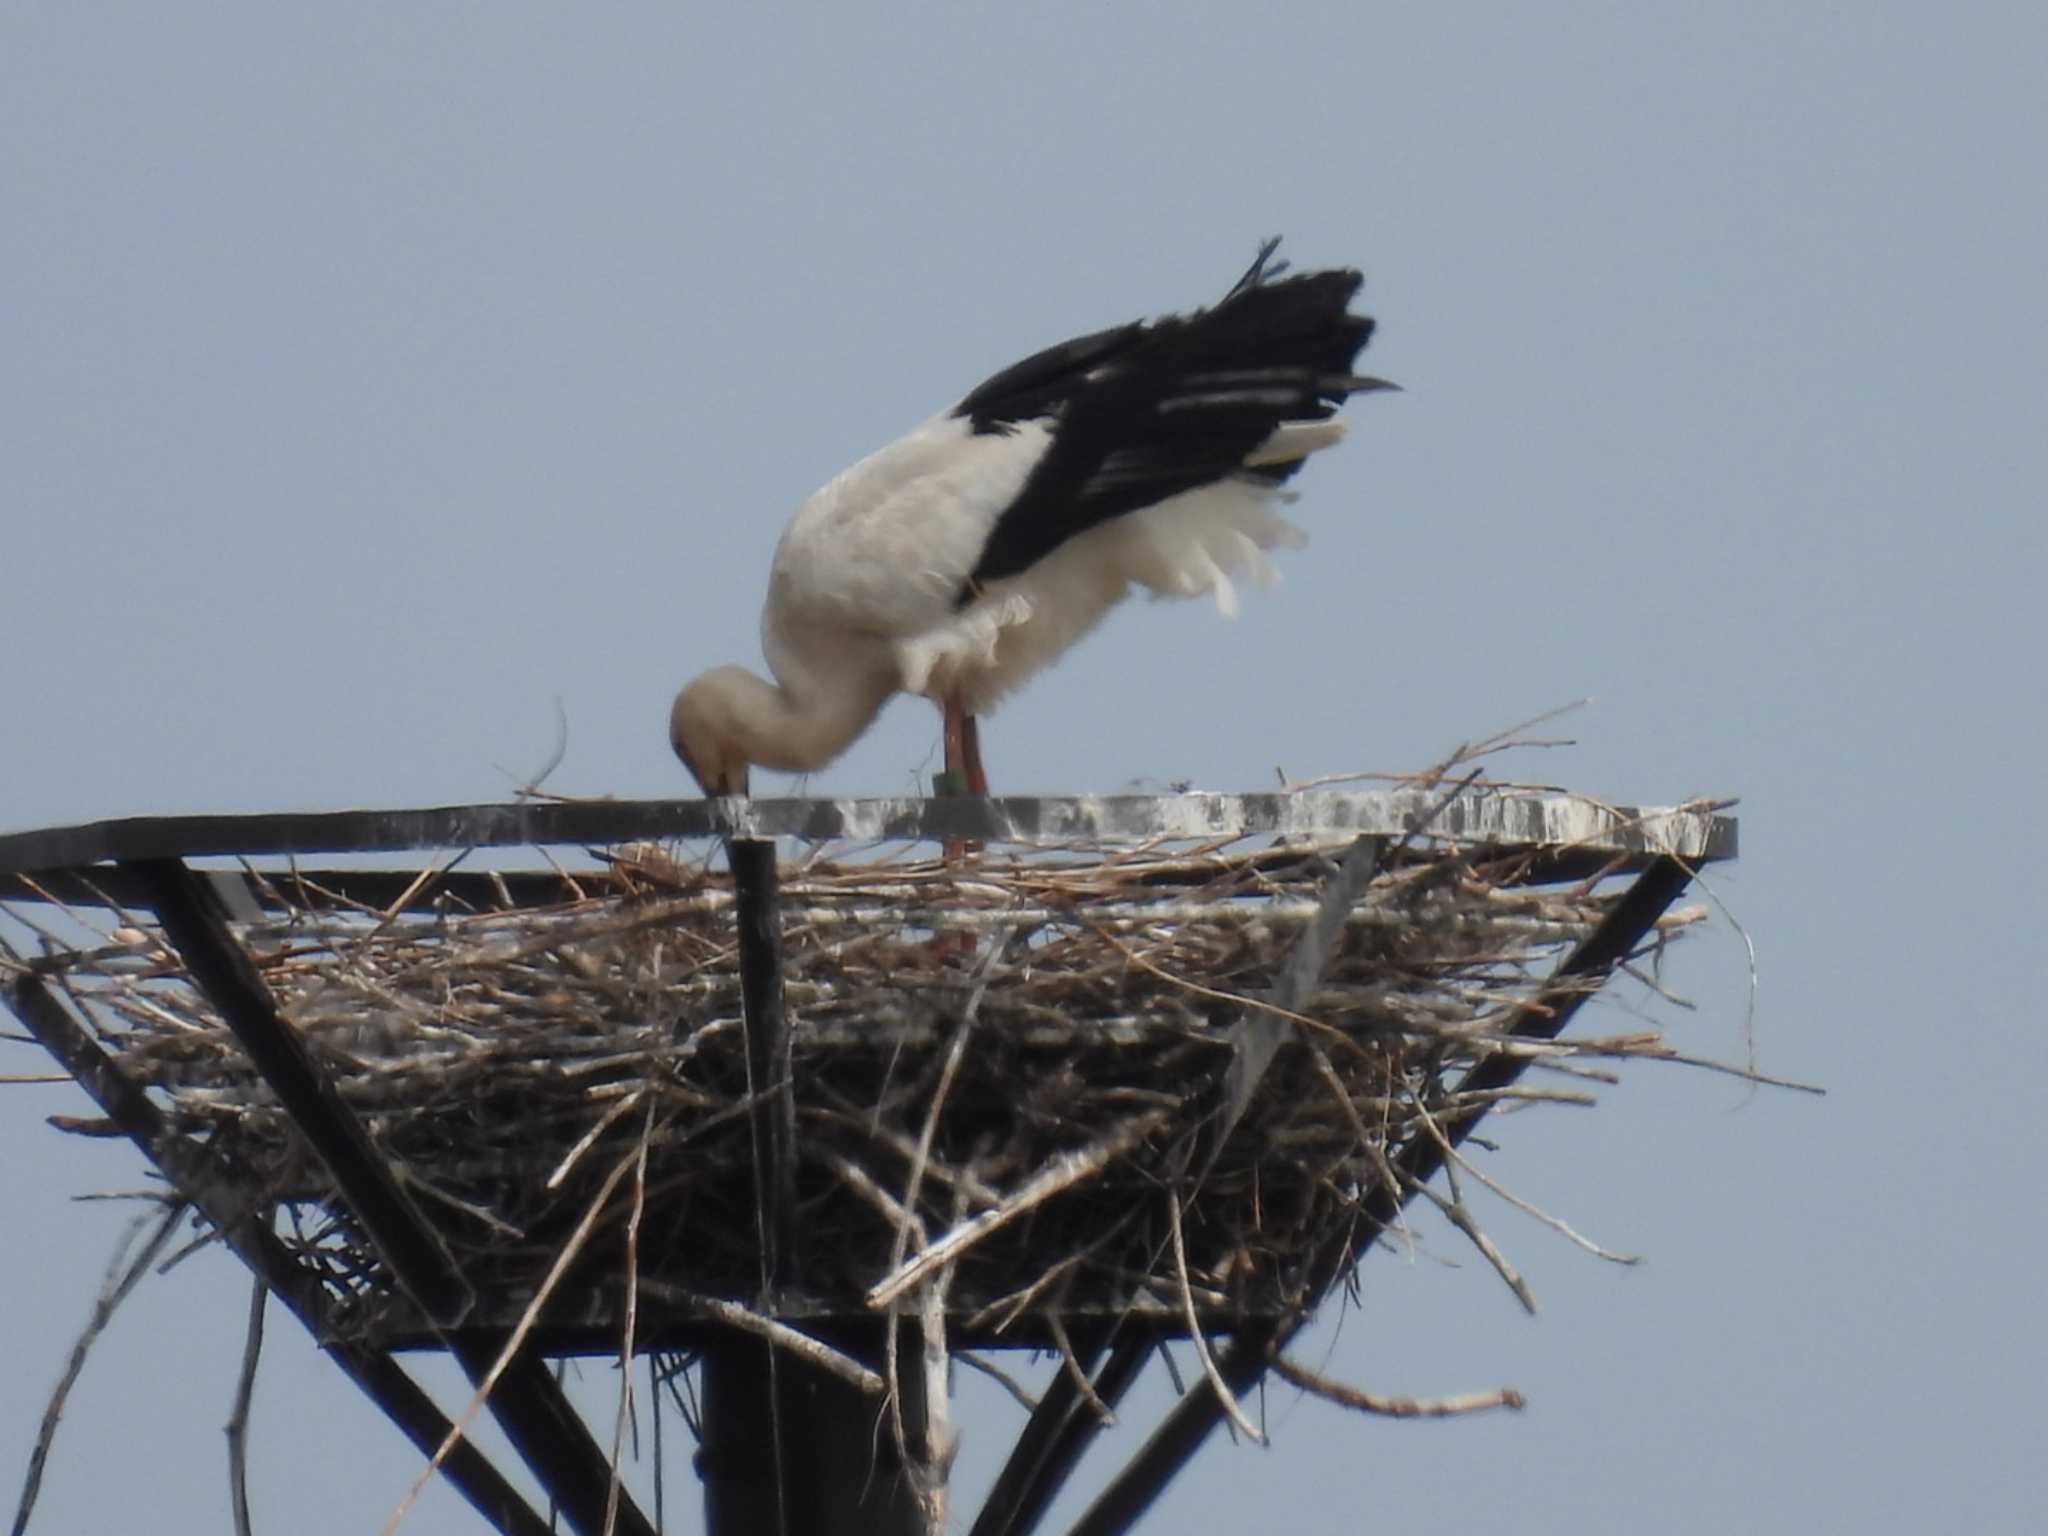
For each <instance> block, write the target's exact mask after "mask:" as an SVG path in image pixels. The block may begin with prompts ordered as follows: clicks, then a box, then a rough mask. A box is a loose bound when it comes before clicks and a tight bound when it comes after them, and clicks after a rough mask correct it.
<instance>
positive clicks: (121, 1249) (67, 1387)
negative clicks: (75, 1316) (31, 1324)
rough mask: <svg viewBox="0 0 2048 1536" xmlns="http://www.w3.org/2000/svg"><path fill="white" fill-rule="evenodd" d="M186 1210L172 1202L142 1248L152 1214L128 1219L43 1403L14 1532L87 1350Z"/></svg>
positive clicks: (26, 1512) (25, 1514)
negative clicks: (66, 1358)
mask: <svg viewBox="0 0 2048 1536" xmlns="http://www.w3.org/2000/svg"><path fill="white" fill-rule="evenodd" d="M184 1214H185V1202H184V1201H182V1200H179V1201H174V1202H171V1203H168V1204H167V1205H166V1206H165V1207H164V1210H163V1214H162V1215H161V1216H159V1217H158V1218H157V1224H156V1230H155V1231H153V1232H151V1233H150V1234H149V1237H148V1239H147V1240H146V1241H145V1242H144V1243H143V1245H142V1246H141V1248H139V1249H133V1244H134V1242H135V1239H136V1235H137V1234H138V1233H139V1232H140V1231H141V1230H142V1228H143V1227H144V1226H145V1225H146V1224H147V1222H148V1218H147V1217H146V1216H138V1217H136V1218H135V1220H133V1221H132V1222H130V1223H129V1224H128V1230H127V1231H126V1232H124V1233H123V1234H122V1237H121V1241H120V1243H119V1244H118V1245H117V1246H116V1247H115V1249H114V1254H113V1257H112V1258H111V1259H109V1260H108V1262H107V1273H106V1278H105V1279H104V1280H103V1281H102V1282H101V1283H100V1293H99V1295H98V1296H97V1297H96V1298H95V1299H94V1301H93V1304H92V1313H91V1315H90V1316H89V1317H88V1318H87V1319H86V1323H85V1327H84V1328H83V1329H82V1330H81V1331H80V1333H79V1335H78V1338H77V1340H76V1341H75V1342H74V1343H73V1344H72V1346H71V1358H70V1360H69V1361H67V1362H66V1363H65V1366H64V1374H63V1375H62V1376H60V1377H59V1378H58V1379H57V1385H56V1387H55V1388H53V1389H52V1390H51V1392H50V1401H49V1402H48V1403H47V1404H46V1405H45V1406H44V1408H43V1423H42V1428H41V1429H40V1430H38V1431H37V1433H36V1443H35V1448H34V1449H33V1450H31V1451H30V1452H29V1457H28V1473H27V1475H26V1477H24V1478H23V1480H22V1487H21V1501H20V1503H19V1504H17V1505H16V1506H15V1512H14V1529H13V1536H22V1533H23V1532H24V1531H26V1530H27V1529H28V1519H29V1516H30V1514H32V1513H33V1512H34V1510H35V1507H36V1495H37V1494H38V1493H39V1492H40V1491H41V1490H42V1486H43V1468H44V1467H45V1466H46V1465H47V1464H48V1462H49V1459H50V1446H51V1445H52V1444H53V1443H54V1442H55V1441H56V1438H57V1421H58V1420H59V1419H61V1418H62V1417H63V1416H64V1404H65V1403H66V1402H67V1401H69V1399H70V1397H71V1389H72V1388H73V1387H74V1386H76V1385H77V1384H78V1376H79V1373H80V1372H81V1371H83V1370H84V1369H85V1357H86V1355H87V1353H88V1352H89V1351H90V1350H91V1349H92V1346H93V1343H94V1341H96V1340H97V1339H98V1338H99V1336H100V1335H101V1334H102V1333H105V1332H106V1331H107V1324H109V1323H111V1322H112V1321H113V1320H114V1312H115V1309H116V1308H118V1307H119V1306H120V1305H121V1303H122V1302H124V1301H126V1300H127V1299H128V1293H129V1292H130V1291H132V1290H134V1289H135V1286H136V1283H137V1282H138V1281H140V1280H141V1279H142V1277H143V1276H144V1275H146V1274H148V1273H149V1269H150V1266H151V1265H152V1264H154V1263H155V1262H156V1256H157V1255H158V1254H160V1253H162V1252H163V1250H164V1246H165V1245H166V1244H167V1243H169V1242H170V1240H171V1234H172V1233H173V1232H174V1231H176V1230H177V1226H178V1221H179V1219H180V1218H181V1217H183V1216H184ZM131 1249H132V1250H133V1256H132V1257H130V1253H131ZM124 1262H125V1264H126V1267H125V1268H123V1264H124Z"/></svg>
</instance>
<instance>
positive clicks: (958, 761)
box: [939, 696, 967, 791]
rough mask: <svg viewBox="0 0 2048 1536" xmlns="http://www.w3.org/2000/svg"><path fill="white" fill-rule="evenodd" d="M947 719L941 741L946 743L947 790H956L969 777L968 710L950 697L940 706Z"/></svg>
mask: <svg viewBox="0 0 2048 1536" xmlns="http://www.w3.org/2000/svg"><path fill="white" fill-rule="evenodd" d="M939 713H940V714H941V715H942V716H943V717H944V719H945V726H944V728H943V730H942V731H941V733H940V735H941V739H942V740H943V741H944V742H945V754H946V769H945V781H944V782H945V784H946V787H947V789H948V790H949V791H950V790H956V789H958V788H959V786H960V784H961V783H962V782H963V781H964V780H965V778H966V776H967V768H966V761H967V710H966V708H965V706H963V705H962V704H961V702H960V700H959V699H957V698H954V697H951V696H948V697H947V698H946V700H945V701H944V702H943V703H942V704H940V705H939Z"/></svg>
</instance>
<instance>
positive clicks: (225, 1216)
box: [7, 976, 552, 1536]
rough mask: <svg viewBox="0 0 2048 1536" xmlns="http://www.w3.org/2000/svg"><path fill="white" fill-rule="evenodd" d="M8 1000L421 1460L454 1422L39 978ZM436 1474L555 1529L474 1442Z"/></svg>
mask: <svg viewBox="0 0 2048 1536" xmlns="http://www.w3.org/2000/svg"><path fill="white" fill-rule="evenodd" d="M7 1001H8V1003H9V1004H10V1005H11V1006H12V1008H13V1009H14V1012H15V1014H16V1016H17V1017H19V1018H20V1020H21V1021H22V1023H23V1024H24V1025H26V1026H27V1027H28V1031H29V1033H30V1034H32V1035H34V1036H35V1037H36V1039H37V1040H38V1041H39V1042H40V1043H41V1044H42V1047H43V1049H44V1050H46V1051H48V1052H49V1053H50V1055H51V1056H53V1057H55V1058H56V1060H57V1062H58V1064H59V1065H60V1066H62V1067H63V1068H64V1070H65V1071H67V1072H69V1073H70V1074H71V1076H72V1079H73V1081H75V1082H76V1083H77V1084H78V1085H79V1086H80V1087H81V1088H83V1089H84V1090H85V1091H86V1092H87V1093H88V1094H89V1095H91V1097H92V1099H93V1101H94V1102H95V1103H96V1104H98V1105H99V1107H100V1110H101V1112H102V1113H103V1114H105V1115H106V1116H107V1118H108V1119H110V1120H112V1121H113V1122H114V1124H115V1125H116V1126H118V1127H119V1128H120V1129H121V1130H122V1131H123V1132H124V1133H125V1134H126V1135H127V1137H128V1139H129V1140H130V1141H132V1142H134V1143H135V1145H136V1146H137V1147H138V1148H140V1149H141V1151H142V1154H143V1156H145V1157H147V1158H148V1159H149V1160H150V1161H151V1162H153V1163H155V1164H156V1166H157V1167H158V1168H160V1169H162V1170H163V1172H164V1174H165V1176H166V1177H167V1178H169V1180H170V1181H171V1186H172V1187H173V1188H174V1189H176V1190H177V1191H178V1192H179V1193H180V1194H181V1195H183V1196H185V1197H186V1198H187V1199H189V1200H190V1201H191V1202H192V1203H193V1204H194V1205H196V1206H197V1207H198V1208H199V1210H200V1211H202V1212H203V1213H204V1214H205V1216H206V1219H207V1220H208V1221H209V1222H211V1223H212V1224H213V1229H214V1230H215V1231H216V1232H218V1233H219V1234H220V1236H221V1240H222V1241H223V1242H225V1243H226V1244H227V1245H228V1247H229V1249H230V1250H231V1251H232V1252H233V1253H234V1254H235V1256H236V1257H237V1258H239V1259H240V1260H241V1261H242V1262H243V1263H244V1264H246V1265H248V1267H249V1268H250V1269H251V1270H252V1271H254V1272H255V1273H256V1274H257V1275H259V1276H260V1277H261V1278H262V1280H263V1283H264V1284H265V1285H266V1286H267V1287H269V1289H270V1292H271V1294H272V1295H274V1296H276V1297H277V1298H278V1300H280V1301H282V1302H283V1303H284V1305H285V1307H286V1308H287V1309H288V1310H289V1311H290V1312H291V1314H292V1316H294V1317H296V1318H297V1319H298V1320H299V1323H300V1324H301V1326H303V1327H304V1328H305V1330H306V1331H307V1332H308V1333H310V1334H311V1335H312V1336H313V1338H314V1340H315V1341H316V1342H318V1343H319V1344H321V1345H322V1346H323V1347H324V1348H325V1349H326V1350H327V1352H328V1353H329V1354H330V1355H332V1356H333V1357H334V1361H335V1363H336V1364H337V1365H339V1366H340V1367H341V1370H342V1373H343V1374H344V1375H346V1376H347V1377H348V1378H349V1380H351V1381H353V1382H354V1383H355V1384H356V1385H357V1386H358V1387H359V1388H361V1389H362V1391H363V1393H364V1395H365V1396H367V1397H368V1398H369V1399H370V1401H371V1402H373V1403H375V1404H376V1405H377V1406H378V1407H379V1408H381V1409H383V1410H384V1413H385V1415H386V1416H387V1417H388V1418H390V1420H391V1421H392V1422H393V1423H394V1424H396V1425H397V1426H398V1427H399V1429H400V1430H401V1431H402V1432H403V1433H404V1435H405V1437H406V1438H407V1439H408V1440H410V1441H411V1442H412V1443H413V1444H414V1446H416V1447H417V1448H418V1449H419V1451H420V1454H421V1455H423V1456H431V1455H433V1454H434V1452H435V1451H437V1450H438V1449H439V1448H440V1446H441V1443H442V1442H443V1441H444V1440H445V1439H446V1438H447V1437H448V1434H449V1432H450V1430H451V1429H452V1428H453V1426H452V1425H451V1424H450V1423H449V1421H448V1417H447V1415H445V1414H444V1413H442V1412H441V1410H440V1409H439V1408H438V1407H436V1406H435V1404H434V1400H433V1399H432V1398H430V1397H429V1396H427V1394H426V1393H425V1392H424V1391H423V1390H422V1389H421V1388H420V1385H419V1383H418V1382H416V1381H414V1380H413V1379H412V1377H411V1376H410V1375H408V1374H407V1373H406V1371H405V1369H404V1367H402V1366H401V1365H399V1364H398V1362H397V1361H396V1360H394V1359H392V1358H391V1356H390V1355H389V1354H388V1353H386V1352H385V1351H383V1350H380V1349H372V1348H368V1347H366V1346H363V1345H357V1344H347V1343H341V1342H338V1341H335V1340H334V1339H333V1338H332V1332H333V1330H332V1328H331V1326H330V1312H331V1310H332V1300H331V1298H330V1296H329V1293H328V1291H327V1288H326V1287H325V1286H324V1285H322V1284H321V1282H320V1280H319V1278H318V1277H317V1276H316V1275H314V1274H313V1272H312V1271H311V1270H309V1269H307V1268H306V1267H305V1266H304V1265H302V1264H300V1263H299V1262H298V1260H297V1259H295V1258H294V1257H293V1256H292V1254H291V1251H290V1250H289V1249H287V1248H286V1247H285V1245H284V1244H283V1243H282V1242H281V1241H279V1239H278V1236H277V1234H276V1233H275V1232H273V1231H272V1230H271V1229H270V1226H269V1225H268V1223H267V1222H265V1221H264V1220H262V1219H261V1217H260V1215H259V1214H258V1212H256V1211H255V1210H254V1209H253V1208H252V1207H251V1206H250V1205H249V1203H248V1201H247V1200H246V1199H245V1198H244V1197H243V1196H242V1195H241V1193H240V1192H239V1191H238V1190H237V1189H236V1187H235V1184H234V1180H233V1179H232V1178H231V1176H230V1175H229V1173H228V1171H227V1169H226V1168H225V1167H223V1166H222V1165H221V1162H220V1159H219V1157H218V1155H217V1154H216V1153H215V1152H214V1151H213V1150H212V1149H211V1148H209V1147H204V1146H201V1145H200V1144H198V1143H197V1142H194V1141H192V1140H190V1139H189V1138H187V1137H185V1136H182V1135H180V1134H178V1132H177V1131H176V1130H174V1129H173V1128H172V1127H171V1125H170V1123H169V1121H168V1120H167V1119H166V1118H165V1116H164V1113H163V1111H162V1110H160V1109H158V1108H157V1106H156V1105H155V1104H154V1103H153V1102H152V1101H151V1100H150V1097H149V1095H148V1094H147V1093H145V1092H144V1091H143V1089H142V1087H141V1086H140V1085H139V1084H138V1083H136V1082H135V1081H134V1080H133V1079H132V1078H130V1077H129V1076H128V1074H127V1073H125V1072H123V1071H122V1070H121V1068H120V1065H119V1064H118V1063H117V1062H115V1061H114V1059H113V1058H112V1057H110V1056H109V1055H108V1054H107V1053H106V1051H105V1050H103V1049H102V1048H101V1047H100V1045H99V1043H98V1042H97V1041H95V1040H94V1039H93V1038H92V1036H91V1035H89V1034H88V1033H87V1032H86V1031H85V1030H84V1028H82V1027H81V1026H80V1025H79V1023H78V1021H77V1020H76V1019H74V1018H73V1017H72V1016H71V1013H70V1011H69V1010H68V1009H66V1008H65V1006H64V1005H63V1004H62V1003H61V1002H59V1001H58V1000H57V998H56V996H55V994H53V993H52V992H51V990H50V988H49V986H48V985H47V984H46V983H45V982H43V981H42V980H41V979H40V978H38V977H35V976H22V977H20V978H19V979H17V980H16V981H15V983H14V984H13V986H12V987H10V988H9V990H8V994H7ZM441 1470H442V1472H443V1473H444V1474H445V1475H446V1476H447V1478H448V1480H449V1481H450V1482H451V1483H453V1484H454V1485H455V1488H456V1490H457V1491H458V1492H459V1493H461V1495H462V1496H463V1497H464V1498H465V1499H467V1500H468V1501H469V1503H470V1505H471V1506H472V1507H473V1508H474V1509H475V1510H476V1512H477V1513H478V1514H480V1515H482V1516H483V1517H484V1519H486V1520H488V1521H489V1522H490V1523H491V1525H492V1526H493V1527H494V1528H495V1529H496V1530H498V1531H500V1532H502V1533H503V1536H549V1532H550V1530H551V1529H552V1528H551V1527H550V1526H549V1525H548V1523H547V1522H546V1521H545V1520H543V1519H542V1518H541V1517H540V1516H539V1515H538V1514H536V1513H535V1512H534V1509H533V1507H532V1506H531V1505H530V1504H528V1503H527V1502H526V1500H525V1499H524V1498H523V1497H521V1495H520V1494H519V1492H518V1490H517V1489H515V1488H514V1487H513V1486H512V1485H511V1483H509V1482H508V1481H506V1479H505V1477H504V1475H503V1474H502V1473H500V1472H499V1471H498V1469H497V1468H496V1467H495V1466H493V1465H492V1464H491V1461H490V1459H489V1458H488V1457H487V1456H485V1455H484V1453H483V1452H482V1451H481V1450H479V1449H478V1448H477V1446H476V1443H475V1442H474V1441H472V1440H469V1439H467V1438H464V1439H461V1440H458V1441H457V1442H456V1444H455V1448H454V1449H453V1450H452V1451H450V1452H449V1453H448V1457H447V1459H446V1460H445V1461H443V1462H442V1464H441Z"/></svg>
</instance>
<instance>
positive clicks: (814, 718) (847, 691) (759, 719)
mask: <svg viewBox="0 0 2048 1536" xmlns="http://www.w3.org/2000/svg"><path fill="white" fill-rule="evenodd" d="M724 676H725V679H726V685H727V686H728V687H729V688H730V689H731V702H732V706H733V709H732V721H731V724H732V732H733V737H734V740H735V742H736V743H737V745H738V746H739V749H740V751H741V753H742V754H744V756H745V757H746V760H747V761H748V762H750V763H758V764H759V765H760V766H761V767H763V768H774V769H777V770H779V771H780V772H783V773H809V772H811V771H813V770H814V769H818V768H822V767H824V766H825V765H826V764H827V763H829V762H831V761H832V759H833V758H835V757H837V756H838V755H839V754H840V753H842V752H844V751H845V750H846V749H847V748H848V747H849V746H851V745H852V744H853V739H854V738H855V737H856V736H858V735H860V733H861V732H862V731H864V730H866V729H867V728H868V722H870V721H871V720H873V719H874V718H875V716H876V715H878V714H880V713H881V710H882V705H883V704H884V703H885V702H886V701H887V700H888V697H889V695H890V694H891V693H892V692H893V691H894V689H893V687H892V686H891V684H890V682H889V681H888V680H887V679H886V678H870V677H864V676H861V675H858V674H848V675H846V676H842V677H835V678H834V679H832V681H831V682H830V683H829V684H816V683H807V682H806V683H798V684H797V685H796V686H794V687H792V686H789V685H786V684H782V683H771V682H769V681H767V680H766V679H765V678H761V677H756V676H755V675H754V674H753V673H752V672H749V671H747V670H746V669H745V668H744V667H732V668H728V669H726V670H725V673H724Z"/></svg>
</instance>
